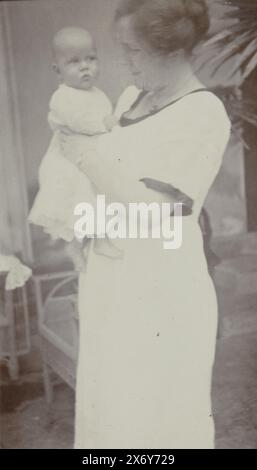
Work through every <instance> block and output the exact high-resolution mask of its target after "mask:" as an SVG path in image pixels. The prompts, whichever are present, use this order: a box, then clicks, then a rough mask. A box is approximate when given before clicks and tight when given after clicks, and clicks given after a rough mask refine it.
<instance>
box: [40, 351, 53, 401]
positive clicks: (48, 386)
mask: <svg viewBox="0 0 257 470" xmlns="http://www.w3.org/2000/svg"><path fill="white" fill-rule="evenodd" d="M41 354H42V362H43V380H44V389H45V395H46V401H47V403H48V404H49V405H50V404H51V403H52V402H53V385H52V382H51V377H50V367H49V365H48V363H47V357H46V352H45V351H44V349H43V346H42V344H41Z"/></svg>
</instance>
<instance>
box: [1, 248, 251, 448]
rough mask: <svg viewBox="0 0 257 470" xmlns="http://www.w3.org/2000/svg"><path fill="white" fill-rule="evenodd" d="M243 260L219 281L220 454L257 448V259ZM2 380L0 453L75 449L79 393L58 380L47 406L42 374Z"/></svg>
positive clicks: (224, 267)
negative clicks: (22, 450)
mask: <svg viewBox="0 0 257 470" xmlns="http://www.w3.org/2000/svg"><path fill="white" fill-rule="evenodd" d="M255 243H257V239H256V241H255ZM248 246H249V244H248ZM256 248H257V247H256V246H254V247H252V249H254V251H255V250H256ZM236 249H237V251H238V250H239V248H238V246H237V247H236ZM255 253H256V251H255ZM231 256H232V255H231ZM238 256H239V257H238V259H237V262H235V260H234V258H232V257H231V258H230V259H228V260H226V261H225V262H224V263H221V267H220V268H219V269H218V273H217V276H216V277H215V283H216V287H217V289H218V299H219V305H220V328H219V338H218V342H217V354H216V362H215V367H214V378H213V392H212V394H213V413H214V419H215V424H216V448H218V449H224V448H229V449H239V448H243V449H253V448H255V449H256V448H257V293H256V288H255V286H256V285H257V258H256V257H255V258H253V255H252V253H244V252H242V253H239V254H238ZM0 378H1V382H2V387H1V392H0V393H1V395H0V411H1V426H0V447H2V448H9V449H10V448H11V449H14V448H19V449H22V448H29V449H38V448H52V449H69V448H72V445H73V429H74V428H73V423H74V393H73V391H72V390H71V389H70V388H69V387H68V386H67V385H65V384H64V383H62V382H61V381H60V380H59V379H58V378H57V377H54V378H53V379H54V381H55V383H56V385H55V392H54V402H53V404H52V405H51V406H48V405H47V404H46V401H45V397H44V393H43V386H42V376H41V374H40V373H38V372H36V373H30V374H26V373H23V374H22V375H21V377H20V379H19V381H18V382H17V383H12V384H10V382H9V380H8V377H7V374H6V371H5V369H2V374H1V375H0Z"/></svg>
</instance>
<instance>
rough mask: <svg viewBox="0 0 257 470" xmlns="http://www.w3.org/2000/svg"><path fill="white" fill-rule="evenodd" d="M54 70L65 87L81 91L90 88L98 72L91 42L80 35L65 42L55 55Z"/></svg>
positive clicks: (95, 54)
mask: <svg viewBox="0 0 257 470" xmlns="http://www.w3.org/2000/svg"><path fill="white" fill-rule="evenodd" d="M56 69H57V72H58V73H59V75H60V77H61V79H62V81H63V82H64V83H65V84H66V85H68V86H70V87H72V88H78V89H81V90H89V89H90V88H92V86H93V85H94V84H95V81H96V78H97V75H98V72H99V65H98V58H97V52H96V48H95V45H94V43H93V40H92V39H91V38H90V37H88V38H87V37H84V36H83V35H82V36H81V37H79V36H78V37H76V40H75V41H74V40H73V41H71V40H70V41H69V40H67V41H65V42H64V44H63V45H62V46H61V47H59V48H58V51H57V53H56Z"/></svg>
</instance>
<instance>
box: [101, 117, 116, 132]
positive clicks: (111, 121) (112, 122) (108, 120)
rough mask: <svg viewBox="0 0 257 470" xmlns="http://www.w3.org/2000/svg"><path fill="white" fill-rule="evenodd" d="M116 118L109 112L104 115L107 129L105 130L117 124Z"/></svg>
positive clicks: (109, 129)
mask: <svg viewBox="0 0 257 470" xmlns="http://www.w3.org/2000/svg"><path fill="white" fill-rule="evenodd" d="M118 122H119V121H118V119H117V118H116V116H114V114H110V115H109V116H106V117H105V118H104V125H105V127H106V129H107V131H109V132H110V131H111V130H112V129H113V128H114V127H115V126H117V124H118Z"/></svg>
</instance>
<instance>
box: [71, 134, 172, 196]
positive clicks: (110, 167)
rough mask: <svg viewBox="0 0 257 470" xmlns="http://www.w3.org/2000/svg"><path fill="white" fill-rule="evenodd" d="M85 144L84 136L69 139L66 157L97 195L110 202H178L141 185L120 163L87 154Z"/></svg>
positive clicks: (142, 182)
mask: <svg viewBox="0 0 257 470" xmlns="http://www.w3.org/2000/svg"><path fill="white" fill-rule="evenodd" d="M67 143H68V146H67ZM84 143H85V142H84V139H83V136H76V138H74V137H68V142H67V140H66V143H64V153H65V155H66V156H67V157H68V159H69V160H70V161H71V162H72V163H74V164H75V165H76V166H78V167H79V169H80V170H81V171H82V172H83V173H85V174H86V175H87V177H88V178H89V179H90V181H91V182H93V183H94V185H95V187H96V189H97V191H98V193H99V194H105V195H106V198H107V200H109V202H122V203H124V204H128V203H129V202H136V203H140V202H146V203H148V204H150V203H152V202H157V203H162V202H169V203H171V204H173V203H174V202H177V201H176V200H175V199H174V198H173V197H172V196H171V195H170V194H165V193H161V192H159V191H156V190H154V189H151V188H149V187H148V188H147V187H146V185H145V183H144V181H139V178H138V175H136V174H133V172H132V170H131V167H126V166H125V165H124V163H123V162H121V161H119V159H117V161H115V162H111V163H110V162H109V160H108V159H107V158H104V156H102V155H101V154H99V153H97V152H96V150H95V148H92V149H91V150H87V151H86V152H85V145H84Z"/></svg>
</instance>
